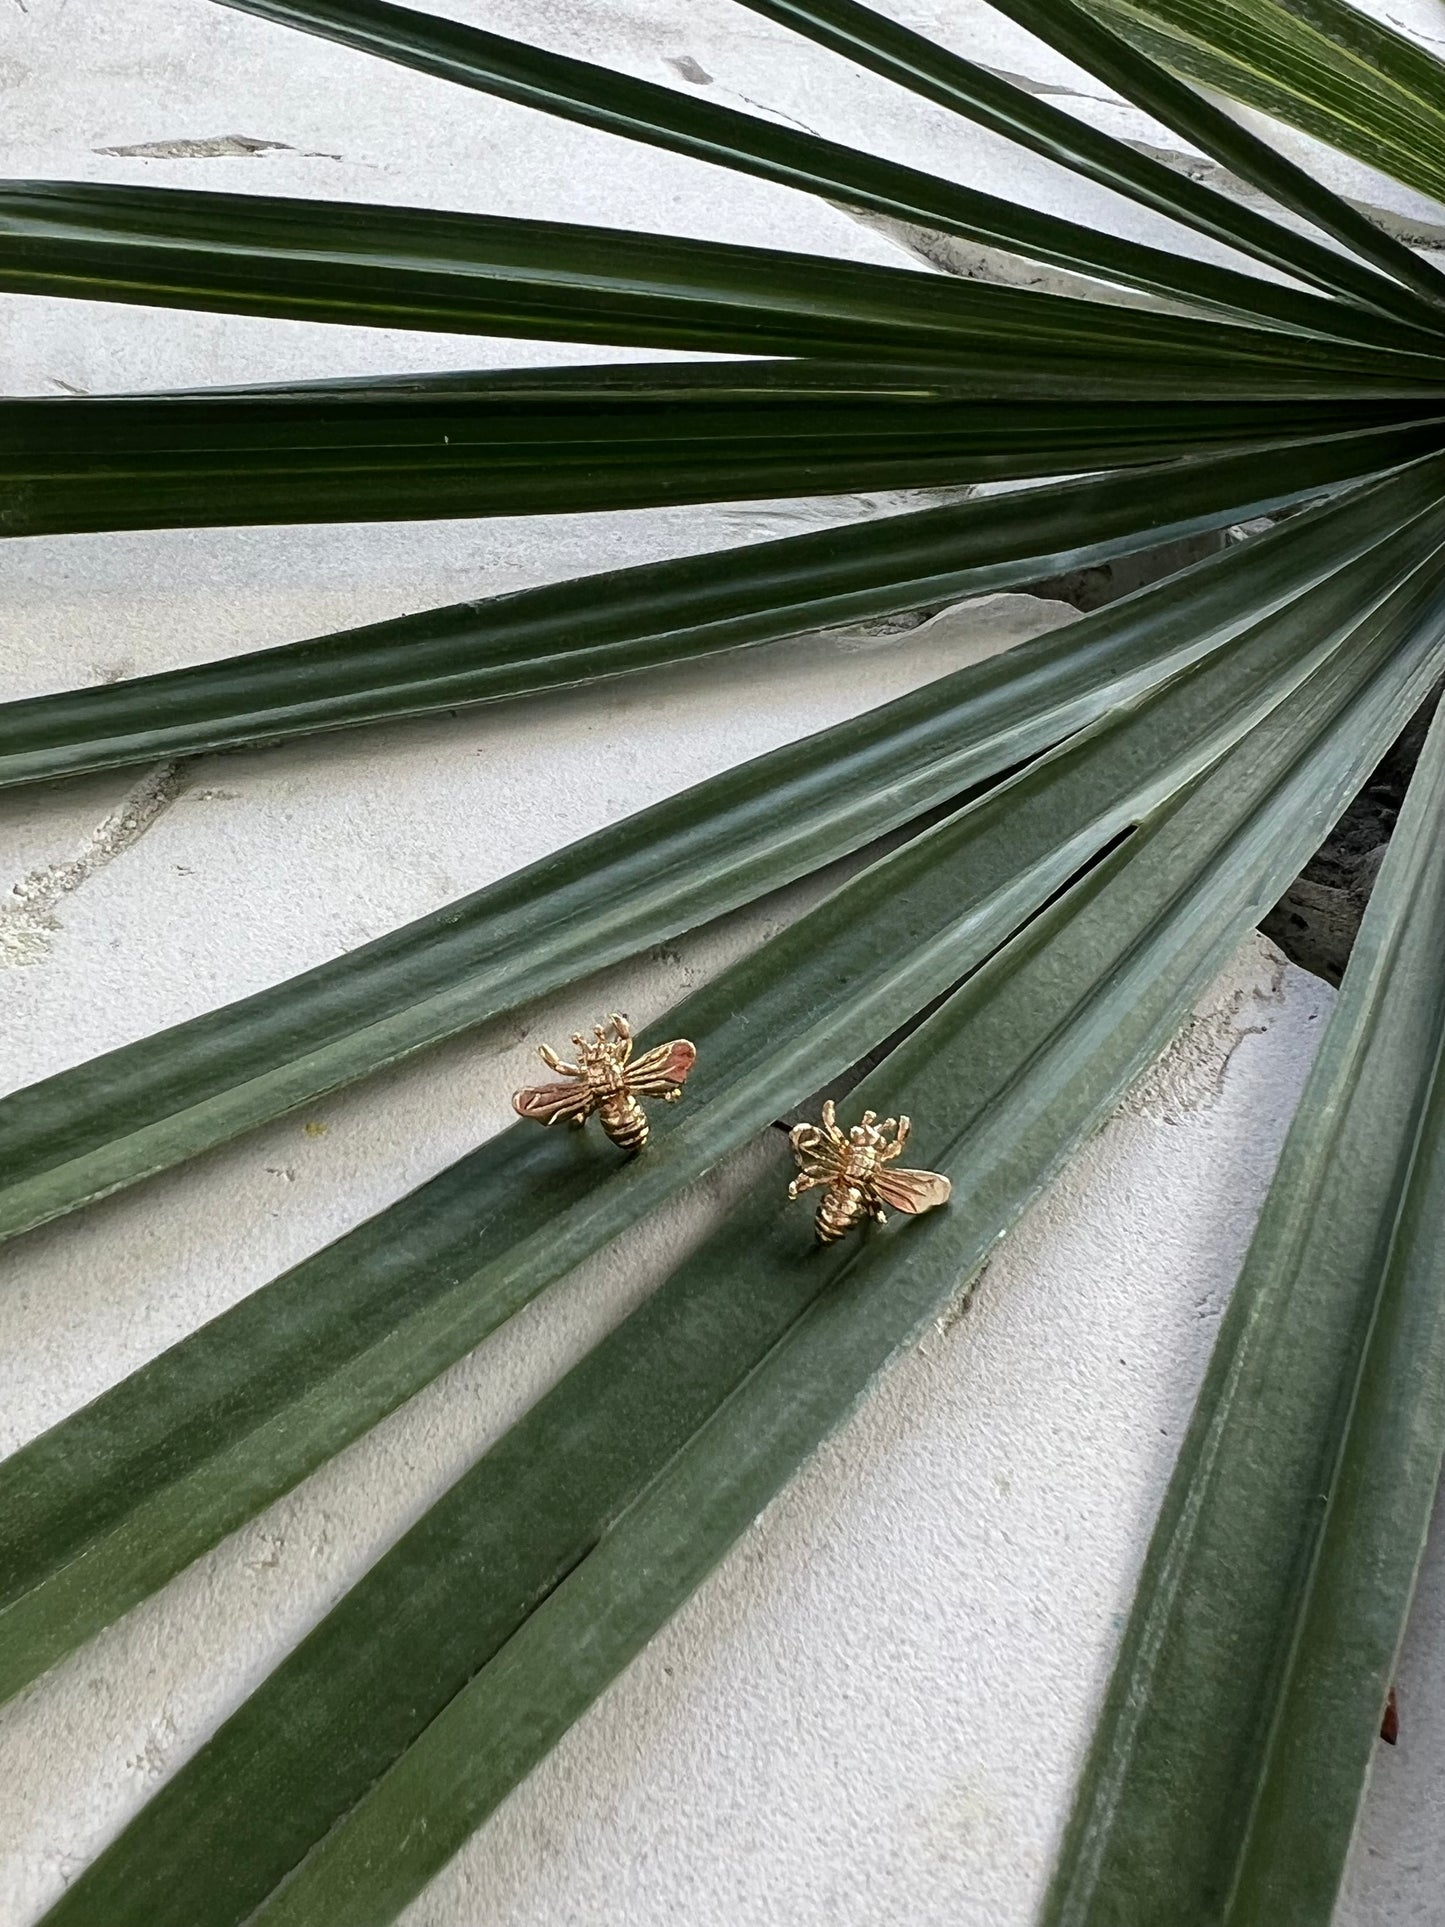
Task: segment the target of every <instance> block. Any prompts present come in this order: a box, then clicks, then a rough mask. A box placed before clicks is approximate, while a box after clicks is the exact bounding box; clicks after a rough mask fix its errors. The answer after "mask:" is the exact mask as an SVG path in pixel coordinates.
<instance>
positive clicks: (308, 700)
mask: <svg viewBox="0 0 1445 1927" xmlns="http://www.w3.org/2000/svg"><path fill="white" fill-rule="evenodd" d="M1442 435H1445V429H1442V427H1441V426H1440V425H1436V424H1434V423H1427V424H1422V425H1421V426H1419V427H1406V428H1399V429H1384V430H1365V431H1363V432H1355V433H1347V434H1334V435H1330V436H1327V437H1323V438H1321V439H1320V440H1318V441H1312V442H1303V443H1296V444H1292V445H1289V446H1287V447H1285V448H1276V449H1271V450H1259V451H1251V452H1250V453H1248V454H1244V455H1216V456H1198V457H1194V458H1191V459H1190V460H1188V461H1186V462H1177V463H1173V464H1170V465H1168V466H1167V467H1152V466H1151V467H1149V468H1148V469H1146V470H1145V471H1144V472H1142V473H1138V474H1135V473H1131V472H1129V471H1124V472H1122V473H1120V474H1118V475H1108V474H1106V475H1103V476H1095V477H1090V478H1088V479H1086V480H1083V481H1074V482H1063V483H1058V484H1055V485H1054V486H1052V487H1046V488H1036V489H1020V490H1018V491H1017V492H1014V493H1010V494H1007V495H1001V496H992V497H985V498H982V499H980V500H976V501H970V502H965V503H962V504H960V505H958V506H957V507H951V508H938V509H923V510H919V511H917V512H915V513H911V514H903V515H896V516H892V515H891V516H887V517H884V518H880V519H879V520H877V521H874V522H871V523H867V524H864V525H862V526H861V527H860V526H857V525H850V526H848V527H846V528H843V529H837V530H828V531H823V532H819V533H816V534H811V535H798V536H787V537H784V538H782V539H781V540H779V541H775V542H762V543H758V544H756V545H755V546H753V547H751V548H749V549H747V550H745V551H744V552H743V553H741V554H739V553H738V552H736V551H724V552H723V553H722V554H721V555H715V556H701V557H696V558H693V557H689V558H687V559H685V560H681V561H673V562H661V563H649V564H643V565H641V566H639V567H636V568H632V569H625V570H618V571H616V572H614V573H612V574H610V575H603V576H586V577H583V578H582V579H581V580H579V581H576V582H564V583H558V584H552V585H548V586H547V587H544V588H540V589H527V590H522V591H519V592H517V593H515V594H512V595H507V596H498V597H494V598H492V599H491V600H490V601H487V602H463V603H455V604H453V605H451V606H450V607H448V608H442V609H428V610H425V611H423V612H422V613H421V614H418V615H412V616H400V617H396V618H393V619H392V620H391V621H389V622H379V623H372V624H368V625H366V626H365V627H363V628H360V629H347V630H341V631H338V632H336V633H334V634H332V635H328V636H319V637H316V638H315V639H313V640H311V641H309V642H301V643H290V644H283V645H282V646H281V647H280V648H277V649H270V650H261V651H257V652H255V653H252V654H246V655H241V656H236V657H231V658H229V659H226V660H224V661H221V662H218V663H208V664H205V665H203V666H201V667H199V668H194V669H182V670H175V671H172V672H171V673H169V674H165V675H159V676H142V677H137V678H135V679H133V680H131V681H125V682H120V683H112V684H107V685H104V686H102V687H101V688H99V689H96V688H89V689H76V690H66V691H62V692H61V693H59V694H57V695H54V696H41V697H36V698H34V699H33V700H31V701H28V702H18V703H11V704H7V705H0V731H3V736H0V741H3V747H0V788H3V787H7V786H9V785H12V784H20V783H34V782H43V781H45V780H47V779H49V778H52V777H56V776H64V775H74V774H76V773H78V772H81V771H85V770H94V769H105V768H111V767H114V766H116V765H122V764H126V763H138V762H145V761H147V760H152V759H156V758H170V757H174V756H179V755H189V754H194V753H196V752H197V751H201V750H207V749H221V748H230V747H233V746H235V745H237V744H244V743H254V742H275V741H277V740H279V739H282V738H285V737H288V736H304V735H309V734H311V733H313V732H314V731H317V730H323V729H340V728H345V727H348V726H350V725H354V724H357V723H363V722H374V721H378V720H382V719H389V718H395V717H401V716H416V715H423V714H425V713H427V712H428V711H435V710H452V709H455V708H457V707H459V706H461V705H463V704H468V703H479V702H501V701H506V700H509V699H512V698H516V697H519V696H528V695H535V694H538V693H540V692H542V691H544V690H549V689H558V688H567V687H570V686H573V685H576V684H579V683H588V682H593V681H603V680H607V679H610V678H611V677H614V676H622V675H633V674H637V673H640V672H643V671H656V670H658V669H662V668H666V667H668V666H670V665H674V664H677V663H682V662H689V661H693V660H695V659H697V658H698V657H701V656H705V655H710V654H712V653H713V652H714V651H719V650H731V649H739V648H743V647H745V646H748V645H751V644H754V643H761V642H774V641H777V640H779V639H780V638H782V637H786V636H794V635H802V634H805V633H807V632H809V631H815V630H818V629H823V628H827V627H829V626H834V625H839V624H844V623H853V622H860V621H866V620H868V619H871V618H876V617H878V616H881V615H893V614H897V613H899V612H902V611H905V610H912V609H917V608H928V607H930V606H933V605H937V604H939V603H942V602H948V601H952V600H954V599H956V598H958V597H960V596H965V595H978V594H983V593H985V592H987V591H990V590H997V589H1005V588H1009V587H1012V586H1014V585H1016V584H1020V583H1028V582H1035V581H1037V580H1039V578H1040V577H1042V576H1047V575H1050V574H1054V573H1057V572H1060V571H1062V570H1065V569H1077V568H1080V567H1084V566H1087V565H1091V564H1097V563H1099V562H1103V561H1107V560H1109V559H1110V558H1112V557H1115V556H1119V555H1125V554H1128V553H1129V552H1130V551H1131V550H1134V549H1137V548H1139V547H1141V546H1143V545H1145V544H1146V543H1158V542H1163V541H1167V540H1177V539H1178V538H1180V537H1183V536H1188V535H1195V534H1199V533H1201V532H1203V531H1206V530H1209V529H1213V528H1218V527H1219V525H1220V524H1221V523H1224V522H1232V521H1235V520H1237V519H1238V518H1239V517H1241V516H1242V515H1253V514H1258V513H1259V512H1260V511H1262V510H1264V509H1266V508H1280V507H1283V506H1290V505H1292V504H1296V503H1298V502H1299V501H1300V500H1301V498H1302V497H1307V496H1308V495H1311V494H1314V493H1317V492H1319V491H1321V490H1322V489H1324V488H1325V487H1327V486H1328V485H1329V484H1330V483H1332V482H1338V481H1340V480H1342V479H1343V478H1345V477H1347V476H1355V475H1359V474H1361V473H1366V474H1368V473H1369V471H1370V470H1372V469H1376V468H1386V467H1391V466H1394V465H1396V464H1398V463H1400V462H1401V461H1404V460H1408V459H1409V458H1410V457H1411V456H1417V455H1418V451H1420V450H1421V449H1427V448H1430V447H1431V446H1434V445H1438V443H1439V441H1440V440H1441V439H1442ZM1433 472H1434V471H1433V468H1431V469H1429V470H1428V471H1426V473H1427V474H1428V475H1433ZM1423 485H1424V486H1425V487H1426V488H1429V487H1430V486H1432V484H1431V483H1430V482H1429V481H1428V480H1427V481H1426V482H1425V483H1424V484H1423ZM1420 486H1421V484H1420V483H1419V482H1417V481H1413V480H1407V481H1405V482H1404V483H1403V487H1402V489H1390V490H1387V491H1385V493H1384V494H1383V496H1376V497H1371V498H1369V500H1368V503H1367V501H1366V499H1365V498H1359V499H1358V500H1357V501H1356V502H1355V503H1354V505H1353V506H1350V507H1348V508H1347V512H1346V513H1345V514H1344V515H1343V516H1342V517H1341V516H1331V517H1330V527H1331V529H1333V530H1335V531H1336V533H1335V534H1332V535H1326V534H1325V532H1324V530H1323V529H1321V530H1320V532H1319V535H1318V537H1317V538H1312V537H1310V536H1306V537H1305V541H1306V544H1307V548H1308V552H1309V554H1310V555H1311V556H1316V557H1318V558H1319V560H1320V561H1321V562H1322V563H1324V564H1326V565H1333V564H1334V563H1336V562H1342V561H1345V560H1347V559H1348V557H1349V555H1350V554H1351V553H1352V552H1353V548H1352V544H1353V543H1354V542H1355V541H1356V540H1360V541H1364V540H1371V539H1374V537H1375V536H1376V535H1377V534H1378V533H1379V531H1380V530H1381V529H1383V528H1384V527H1385V526H1386V525H1387V521H1388V518H1389V517H1390V516H1391V515H1394V514H1397V513H1403V512H1404V507H1405V505H1406V504H1407V503H1408V502H1411V501H1416V500H1420V501H1423V500H1425V499H1429V498H1428V497H1426V496H1421V495H1419V493H1418V489H1419V487H1420ZM1341 522H1343V524H1344V527H1345V528H1346V529H1347V530H1348V531H1349V535H1348V536H1345V535H1343V534H1342V533H1340V532H1339V525H1340V523H1341ZM1334 541H1340V542H1341V543H1342V544H1343V546H1341V547H1340V548H1339V549H1331V547H1330V544H1331V542H1334ZM1284 551H1285V552H1287V553H1290V554H1293V553H1296V550H1295V549H1294V546H1293V544H1292V543H1291V542H1289V541H1286V542H1285V544H1284ZM1279 552H1280V550H1279V547H1278V544H1276V545H1275V547H1274V548H1273V550H1272V551H1271V553H1272V554H1277V553H1279ZM1249 573H1250V571H1249V569H1248V568H1246V575H1248V574H1249ZM1306 579H1307V578H1306V577H1304V576H1301V577H1300V578H1299V580H1300V581H1301V582H1303V581H1304V580H1306Z"/></svg>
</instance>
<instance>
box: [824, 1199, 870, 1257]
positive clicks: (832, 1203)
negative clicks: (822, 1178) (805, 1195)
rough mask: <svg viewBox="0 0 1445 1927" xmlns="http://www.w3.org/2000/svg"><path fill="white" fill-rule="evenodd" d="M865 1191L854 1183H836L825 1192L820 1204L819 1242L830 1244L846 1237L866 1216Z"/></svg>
mask: <svg viewBox="0 0 1445 1927" xmlns="http://www.w3.org/2000/svg"><path fill="white" fill-rule="evenodd" d="M864 1215H865V1214H864V1205H863V1193H862V1192H861V1191H860V1190H859V1189H858V1187H857V1186H856V1185H854V1184H835V1185H832V1186H830V1187H829V1189H828V1190H827V1191H825V1192H824V1193H823V1202H822V1203H821V1204H820V1205H819V1206H818V1242H819V1244H825V1245H830V1244H833V1243H835V1242H836V1241H837V1240H838V1239H839V1238H842V1237H845V1236H846V1235H847V1234H848V1232H850V1231H851V1230H852V1229H853V1227H854V1225H856V1224H861V1223H862V1221H863V1217H864Z"/></svg>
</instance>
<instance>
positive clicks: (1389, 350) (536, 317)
mask: <svg viewBox="0 0 1445 1927" xmlns="http://www.w3.org/2000/svg"><path fill="white" fill-rule="evenodd" d="M1126 151H1127V150H1126ZM1169 178H1173V177H1172V176H1170V177H1169ZM1232 279H1233V280H1235V281H1239V282H1241V283H1242V284H1243V285H1242V286H1241V287H1240V288H1239V289H1238V290H1237V291H1236V293H1237V296H1238V300H1237V301H1236V303H1235V305H1236V306H1237V307H1238V306H1241V305H1242V312H1243V313H1245V314H1247V315H1248V316H1249V317H1250V318H1252V319H1253V318H1260V319H1263V320H1264V321H1266V322H1268V323H1271V324H1274V325H1276V326H1278V327H1282V328H1287V329H1289V330H1290V331H1291V332H1292V333H1298V332H1300V331H1304V332H1306V333H1308V334H1311V335H1317V336H1320V337H1324V338H1328V339H1332V340H1336V341H1338V340H1349V341H1354V342H1359V343H1362V344H1363V345H1365V346H1367V347H1369V348H1370V349H1371V351H1372V354H1371V358H1370V359H1369V360H1365V361H1361V360H1359V359H1358V358H1355V359H1354V360H1353V361H1351V360H1347V361H1346V363H1345V365H1346V366H1353V367H1355V368H1357V369H1358V371H1359V372H1361V373H1363V374H1365V375H1369V374H1370V373H1371V372H1373V373H1374V374H1375V375H1376V376H1377V377H1378V376H1379V375H1380V373H1381V371H1382V370H1383V369H1384V368H1386V367H1387V366H1388V365H1391V364H1392V363H1393V358H1394V354H1395V353H1396V352H1400V353H1403V354H1405V355H1406V356H1412V355H1426V356H1437V357H1438V356H1439V355H1440V353H1441V352H1442V344H1441V342H1440V339H1439V338H1438V337H1436V336H1432V335H1431V334H1429V333H1427V332H1425V331H1424V330H1416V329H1413V328H1405V327H1401V326H1399V325H1397V324H1395V323H1392V322H1390V321H1387V320H1385V319H1384V318H1383V317H1382V316H1380V315H1376V314H1367V313H1364V312H1363V311H1361V310H1359V309H1355V308H1352V307H1350V306H1348V305H1346V304H1344V303H1341V302H1338V301H1329V300H1324V299H1321V298H1320V297H1319V296H1318V295H1306V294H1301V293H1298V292H1296V291H1294V290H1291V289H1288V288H1279V287H1275V286H1273V285H1272V284H1270V283H1266V282H1263V281H1255V280H1253V279H1251V278H1249V277H1246V276H1234V277H1232ZM0 289H6V290H9V291H10V292H12V293H18V294H50V295H63V296H66V297H69V298H72V299H75V298H80V299H86V300H94V301H136V302H142V303H145V304H147V305H152V306H165V307H183V308H210V309H219V310H222V311H229V312H237V313H242V314H266V315H285V316H289V317H292V318H294V319H297V320H302V321H329V322H342V323H347V324H350V325H352V326H370V327H386V328H398V327H402V328H432V329H442V330H445V331H446V332H448V333H456V334H486V335H500V336H507V335H520V336H522V337H524V338H525V339H528V340H534V341H542V340H548V341H581V342H603V343H625V344H628V345H631V346H636V347H643V348H683V349H690V350H694V351H697V350H703V351H708V352H712V353H716V354H746V355H764V354H788V355H802V354H807V355H820V356H826V357H828V358H830V359H834V360H836V359H840V358H853V359H861V358H864V357H874V358H876V357H881V356H887V357H889V358H890V359H891V360H894V361H905V362H906V361H910V360H918V359H921V358H927V359H929V360H943V361H946V362H949V363H950V364H953V365H954V367H955V370H957V368H958V366H959V365H960V364H962V365H964V366H965V367H966V369H967V374H968V378H969V380H970V381H971V382H972V383H973V384H974V385H975V386H976V387H977V388H978V391H979V392H981V393H990V392H997V393H1014V392H1018V393H1023V394H1029V393H1033V392H1049V390H1048V389H1047V388H1040V387H1039V385H1040V384H1044V383H1047V382H1049V381H1050V380H1051V381H1052V383H1053V391H1054V392H1062V393H1069V392H1073V393H1078V392H1079V389H1078V386H1077V384H1078V382H1079V381H1080V380H1084V381H1086V382H1088V383H1089V388H1088V392H1089V393H1091V394H1095V395H1096V396H1098V395H1101V394H1102V393H1113V392H1128V391H1127V390H1123V389H1120V388H1119V386H1118V385H1119V384H1120V383H1121V381H1124V380H1127V379H1128V378H1129V377H1130V376H1131V375H1133V376H1134V378H1135V379H1145V378H1149V377H1150V376H1152V380H1153V383H1154V388H1153V390H1149V391H1145V392H1159V390H1160V387H1161V383H1162V382H1165V381H1168V382H1170V383H1177V382H1178V381H1179V380H1180V378H1182V377H1187V376H1189V375H1190V374H1191V372H1192V371H1193V370H1194V369H1195V366H1196V364H1197V363H1201V362H1202V363H1203V364H1204V365H1205V368H1206V369H1208V368H1211V367H1213V366H1214V364H1215V363H1217V362H1219V361H1221V360H1223V361H1224V362H1225V363H1226V364H1230V363H1232V362H1234V361H1236V360H1237V359H1238V357H1240V356H1243V357H1245V358H1248V359H1251V360H1254V361H1259V360H1261V359H1262V360H1265V361H1267V362H1269V363H1270V364H1271V365H1272V367H1273V368H1274V369H1275V371H1276V373H1277V374H1279V375H1280V376H1282V377H1288V376H1289V375H1290V373H1291V363H1290V359H1289V344H1288V343H1281V342H1280V340H1279V339H1278V337H1277V336H1273V337H1266V338H1265V339H1264V340H1263V341H1261V340H1260V339H1259V338H1258V331H1257V330H1252V329H1248V328H1238V329H1235V328H1233V327H1231V328H1230V329H1229V330H1228V331H1226V330H1225V329H1223V328H1221V327H1220V326H1219V324H1218V323H1217V322H1215V323H1214V324H1213V325H1206V324H1204V323H1203V322H1201V321H1195V320H1190V319H1188V318H1185V317H1179V316H1164V315H1153V314H1150V313H1148V312H1147V311H1145V310H1143V309H1140V308H1121V307H1119V306H1117V305H1113V306H1106V305H1105V304H1102V303H1091V302H1085V301H1080V300H1075V299H1073V298H1069V299H1060V298H1058V297H1054V296H1049V295H1045V294H1042V293H1038V292H1036V291H1033V290H1030V289H1027V288H1004V287H997V286H994V285H991V284H989V283H986V282H978V281H966V280H959V279H956V278H954V277H952V276H948V275H934V274H922V273H918V272H915V271H912V270H910V269H907V268H883V267H872V266H867V265H865V264H863V263H860V262H854V261H831V260H828V259H826V258H824V257H819V256H814V255H806V254H789V253H784V252H782V251H781V250H779V251H773V250H771V249H763V248H745V247H732V246H724V245H721V244H719V243H717V242H711V241H679V240H674V239H672V238H671V237H669V236H666V235H657V234H633V233H627V232H624V231H621V230H617V229H610V228H590V227H572V226H564V225H563V224H562V223H560V222H555V221H518V220H506V219H502V218H499V217H496V216H491V215H481V214H448V213H437V212H434V211H433V210H431V209H428V208H414V207H378V206H370V205H366V204H363V203H352V202H343V203H340V204H338V203H337V202H335V201H308V200H300V199H296V200H293V199H290V198H289V197H288V198H287V199H284V200H283V199H279V198H272V197H266V198H262V197H260V196H256V195H242V194H199V193H189V192H181V191H180V190H177V189H172V188H149V187H118V186H112V185H106V184H100V183H96V182H77V181H12V182H8V183H5V184H3V185H0ZM1225 291H1226V292H1227V290H1225ZM1025 346H1031V347H1032V348H1033V349H1034V350H1035V360H1036V361H1037V362H1038V363H1039V364H1040V365H1038V366H1037V367H1035V366H1034V363H1033V362H1025V361H1024V359H1023V358H1022V356H1021V353H1020V351H1021V349H1023V348H1024V347H1025ZM1146 346H1147V348H1148V350H1149V352H1150V355H1151V356H1152V357H1153V358H1155V359H1158V360H1168V361H1170V364H1171V365H1170V367H1169V368H1167V369H1163V370H1161V369H1159V368H1153V369H1151V368H1149V367H1147V366H1146V367H1142V368H1141V367H1138V366H1137V362H1138V357H1139V351H1140V350H1141V349H1142V348H1145V347H1146ZM1310 353H1313V354H1314V356H1315V359H1316V362H1317V363H1318V364H1319V365H1321V366H1324V367H1326V368H1328V367H1330V366H1335V365H1339V364H1338V363H1337V362H1336V363H1332V362H1331V361H1330V360H1329V358H1328V357H1321V356H1320V354H1319V351H1318V347H1317V345H1316V344H1312V345H1311V349H1310V350H1307V357H1306V367H1305V371H1304V372H1305V374H1306V375H1307V374H1308V372H1309V366H1310V363H1309V355H1310ZM1058 358H1063V359H1064V361H1065V363H1066V365H1065V367H1063V368H1058V367H1053V366H1052V362H1053V361H1054V360H1056V359H1058ZM1070 363H1072V364H1075V366H1074V367H1073V372H1072V374H1071V373H1070V371H1069V367H1068V365H1067V364H1070ZM1412 366H1413V363H1412V362H1410V361H1408V360H1407V361H1406V362H1404V363H1403V364H1402V365H1401V367H1400V370H1399V372H1400V373H1401V374H1402V375H1403V376H1405V377H1407V378H1408V376H1409V374H1410V371H1411V367H1412ZM1225 373H1226V374H1227V373H1228V367H1226V370H1225ZM957 378H958V379H962V378H963V377H962V375H958V377H957ZM1219 379H1223V376H1220V377H1219ZM1066 381H1072V382H1073V383H1074V384H1075V385H1074V387H1073V389H1072V390H1070V389H1068V388H1066V387H1064V385H1063V384H1064V383H1065V382H1066ZM990 384H992V386H990ZM1100 384H1104V386H1102V387H1101V386H1100ZM1165 392H1167V393H1169V394H1170V395H1171V396H1175V395H1176V394H1177V392H1178V391H1177V389H1176V388H1175V387H1174V386H1173V385H1170V386H1168V387H1167V388H1166V389H1165ZM1225 392H1228V391H1227V390H1226V391H1225Z"/></svg>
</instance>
